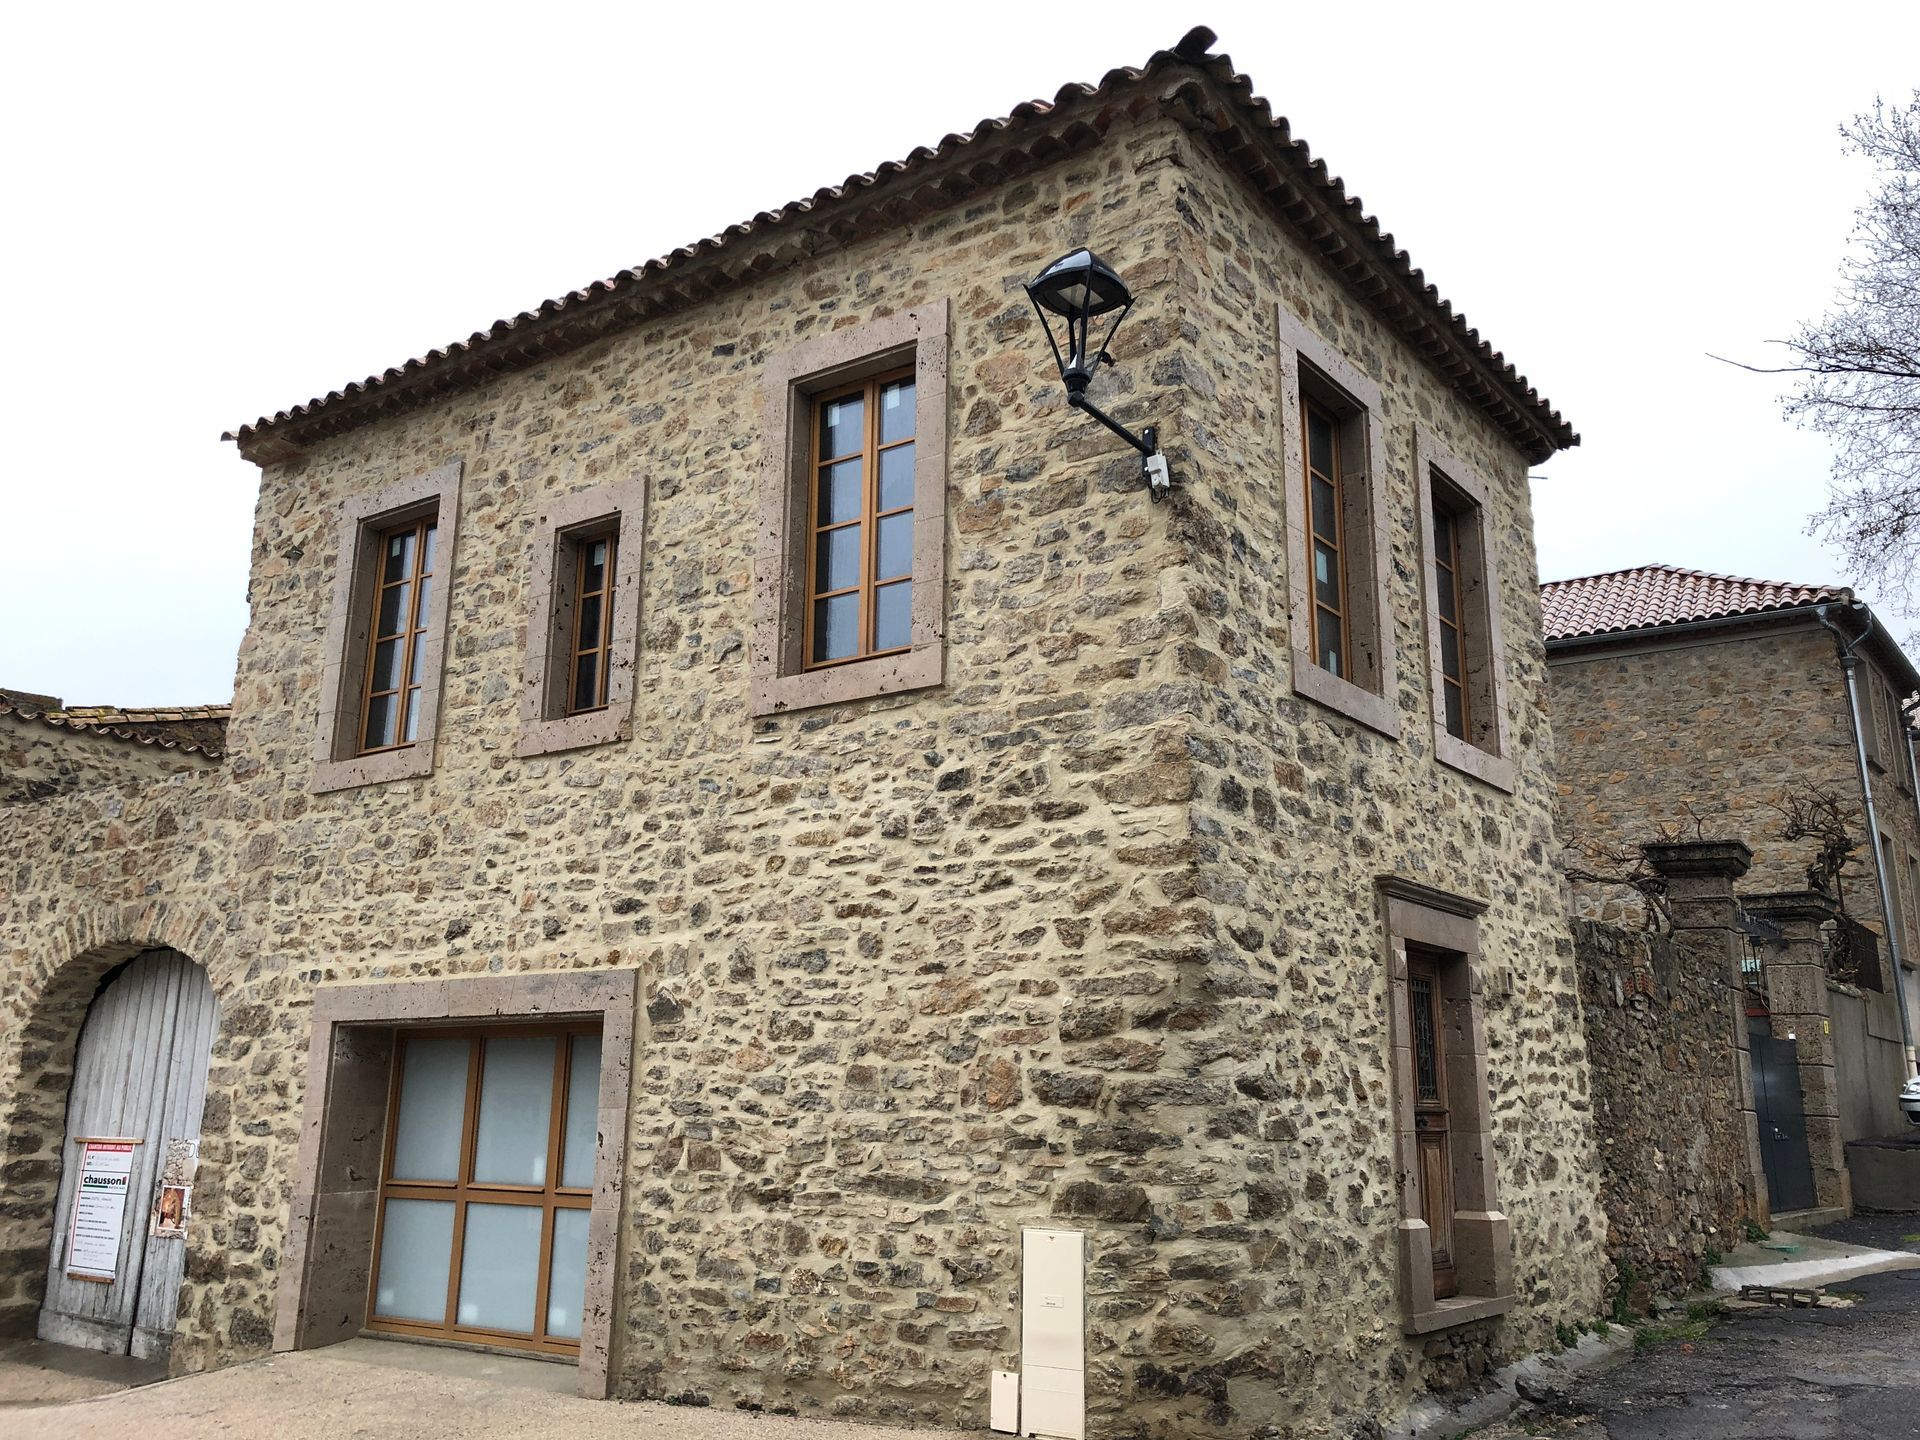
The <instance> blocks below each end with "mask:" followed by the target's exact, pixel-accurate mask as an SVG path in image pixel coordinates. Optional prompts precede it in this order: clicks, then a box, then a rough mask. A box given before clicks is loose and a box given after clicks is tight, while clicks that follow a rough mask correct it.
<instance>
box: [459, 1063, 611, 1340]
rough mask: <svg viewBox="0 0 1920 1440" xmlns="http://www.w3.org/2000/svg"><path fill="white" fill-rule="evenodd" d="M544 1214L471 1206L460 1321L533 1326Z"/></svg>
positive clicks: (530, 1208) (524, 1329)
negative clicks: (542, 1215)
mask: <svg viewBox="0 0 1920 1440" xmlns="http://www.w3.org/2000/svg"><path fill="white" fill-rule="evenodd" d="M496 1043H497V1042H496ZM540 1215H541V1212H540V1208H539V1207H538V1206H536V1205H469V1206H467V1238H466V1243H465V1246H464V1248H463V1249H462V1250H461V1252H460V1323H461V1324H462V1325H478V1326H481V1327H482V1328H484V1329H487V1330H518V1331H520V1332H521V1333H522V1334H531V1333H532V1332H533V1306H534V1287H535V1286H536V1285H537V1284H538V1283H539V1280H540ZM583 1263H584V1262H583ZM445 1273H446V1270H445V1267H444V1266H443V1267H442V1268H441V1274H442V1276H444V1275H445Z"/></svg>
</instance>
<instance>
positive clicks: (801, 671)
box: [752, 298, 948, 716]
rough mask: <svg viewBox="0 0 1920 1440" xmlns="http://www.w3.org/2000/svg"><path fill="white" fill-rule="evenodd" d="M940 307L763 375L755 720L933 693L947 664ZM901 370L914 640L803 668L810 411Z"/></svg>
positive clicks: (943, 306) (853, 334)
mask: <svg viewBox="0 0 1920 1440" xmlns="http://www.w3.org/2000/svg"><path fill="white" fill-rule="evenodd" d="M947 311H948V306H947V301H946V300H945V299H944V298H943V299H939V300H930V301H927V302H926V303H925V304H922V305H916V306H914V307H913V308H911V309H908V310H903V311H900V312H899V313H897V314H894V315H888V316H883V317H882V318H880V319H877V320H870V321H867V322H866V323H864V324H860V325H850V326H848V327H846V328H844V329H840V330H834V331H832V332H830V333H828V334H825V335H819V336H815V337H814V338H813V339H810V340H803V341H801V342H800V343H799V344H798V345H795V346H793V347H792V348H791V349H788V350H784V351H782V352H780V353H779V354H777V355H775V356H773V357H771V358H770V359H769V360H768V361H767V363H766V368H765V372H764V376H763V381H764V385H765V392H764V400H763V408H762V423H761V437H762V460H761V469H760V506H759V508H760V535H759V542H758V546H757V548H756V551H755V564H754V583H753V685H752V713H753V715H755V716H763V715H775V714H779V713H781V712H783V711H788V710H803V709H806V708H808V707H810V706H815V705H832V704H837V703H839V702H842V701H847V700H861V699H866V698H868V697H870V696H875V695H887V694H894V693H897V692H900V691H904V690H918V689H924V688H926V687H927V686H931V685H938V684H940V683H941V681H942V680H943V679H944V678H945V673H946V671H945V663H946V633H945V632H946V590H947V585H946V536H947V344H948V342H947ZM908 359H911V360H912V361H913V367H914V443H915V449H914V482H913V506H914V508H913V604H912V616H913V640H912V645H911V648H910V649H909V650H907V651H906V652H905V653H904V654H894V655H882V656H876V657H874V658H872V659H867V660H852V661H848V662H847V663H845V664H842V665H834V666H831V667H827V668H824V669H819V670H809V669H807V668H806V656H805V653H804V646H805V634H806V626H805V616H806V611H805V606H806V604H807V596H806V594H805V590H806V583H807V580H806V577H807V566H806V555H805V552H804V548H803V547H804V544H805V540H806V537H807V533H808V519H809V516H810V514H811V510H810V504H809V502H810V499H811V494H810V492H811V487H812V476H810V475H809V474H808V473H807V472H808V470H809V469H810V468H811V467H810V464H809V461H810V458H811V453H812V452H811V448H810V445H809V439H810V436H809V430H810V427H811V414H812V410H811V406H810V405H809V404H808V401H809V400H810V399H811V398H812V397H813V396H814V395H817V394H819V393H820V392H821V391H822V390H826V389H828V388H831V387H834V386H838V385H844V384H848V383H850V382H852V381H856V380H864V379H868V378H871V377H872V376H874V375H877V374H880V373H881V372H883V371H886V370H890V369H894V368H896V367H898V366H899V365H901V364H904V363H905V362H906V361H907V360H908Z"/></svg>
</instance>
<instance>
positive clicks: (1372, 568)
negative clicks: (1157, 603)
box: [1274, 300, 1400, 739]
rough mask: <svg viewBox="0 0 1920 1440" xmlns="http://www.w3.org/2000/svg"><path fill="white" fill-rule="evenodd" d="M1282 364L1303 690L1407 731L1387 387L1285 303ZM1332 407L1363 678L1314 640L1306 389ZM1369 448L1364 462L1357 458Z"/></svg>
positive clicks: (1292, 630)
mask: <svg viewBox="0 0 1920 1440" xmlns="http://www.w3.org/2000/svg"><path fill="white" fill-rule="evenodd" d="M1274 314H1275V317H1276V324H1277V331H1278V349H1279V362H1280V451H1281V469H1282V472H1283V475H1284V480H1283V482H1282V483H1281V485H1280V486H1279V489H1280V493H1281V495H1282V502H1281V511H1282V514H1283V515H1284V516H1285V517H1286V543H1287V589H1288V599H1289V606H1288V612H1289V613H1288V632H1289V640H1290V648H1291V651H1292V662H1293V663H1292V666H1291V669H1292V671H1293V690H1294V693H1295V694H1296V695H1304V696H1306V697H1307V698H1308V699H1309V700H1313V701H1317V702H1318V703H1319V704H1322V705H1325V706H1327V707H1328V708H1329V709H1332V710H1337V711H1339V712H1340V713H1341V714H1342V715H1345V716H1347V717H1348V718H1349V719H1353V720H1358V721H1359V722H1360V723H1361V724H1362V725H1366V726H1368V727H1369V728H1371V729H1374V730H1378V731H1379V732H1380V733H1381V734H1383V735H1386V736H1389V737H1391V738H1394V739H1398V738H1399V736H1400V710H1399V706H1398V704H1397V703H1396V701H1395V694H1396V685H1397V682H1398V664H1397V659H1396V656H1395V648H1394V637H1393V612H1392V609H1391V606H1390V602H1389V599H1388V590H1387V579H1388V572H1389V569H1390V566H1389V565H1388V563H1387V557H1388V556H1389V555H1391V553H1392V550H1391V547H1390V542H1389V540H1388V537H1387V493H1386V492H1387V486H1386V453H1387V451H1386V441H1385V437H1384V434H1383V432H1382V429H1381V421H1380V413H1381V406H1380V387H1379V386H1377V385H1375V384H1374V383H1373V381H1372V380H1370V379H1369V378H1368V377H1367V376H1365V375H1363V374H1362V373H1361V372H1360V371H1359V369H1358V368H1356V367H1355V366H1354V365H1353V364H1351V363H1350V362H1349V361H1348V360H1347V359H1346V358H1345V357H1344V356H1342V355H1341V354H1340V353H1339V352H1338V351H1336V350H1335V349H1334V348H1333V347H1332V346H1331V345H1329V344H1327V343H1326V341H1324V340H1322V339H1321V338H1320V337H1319V336H1318V335H1315V334H1314V333H1313V332H1312V331H1311V330H1309V329H1308V328H1307V327H1306V326H1305V325H1304V324H1303V323H1301V321H1300V318H1299V317H1298V316H1296V315H1295V314H1294V313H1293V312H1292V310H1290V309H1289V308H1288V306H1287V302H1286V301H1284V300H1283V301H1281V302H1279V304H1278V305H1277V306H1276V307H1275V310H1274ZM1303 392H1304V393H1305V395H1306V396H1307V397H1308V398H1310V399H1314V400H1317V401H1319V402H1320V403H1321V404H1323V405H1326V406H1327V407H1328V408H1329V409H1331V410H1332V411H1333V412H1334V413H1335V414H1337V415H1339V416H1340V417H1341V419H1342V424H1341V447H1340V453H1341V459H1342V463H1343V465H1345V466H1346V467H1347V470H1346V474H1344V475H1343V476H1342V477H1341V481H1342V484H1341V497H1342V503H1343V505H1344V507H1345V509H1346V514H1345V515H1344V516H1343V517H1342V518H1343V520H1344V521H1345V529H1346V537H1347V547H1346V550H1347V553H1346V554H1345V556H1344V557H1343V562H1344V563H1345V565H1346V567H1347V577H1346V578H1347V593H1346V604H1347V606H1348V612H1349V613H1348V621H1347V627H1348V635H1349V648H1350V652H1351V655H1352V657H1353V660H1354V661H1355V662H1356V663H1355V674H1356V676H1357V677H1358V678H1357V679H1354V680H1347V679H1343V678H1342V677H1340V676H1338V675H1335V674H1333V673H1332V672H1331V671H1328V670H1326V669H1323V668H1322V667H1321V665H1320V662H1319V661H1318V660H1317V659H1316V658H1315V650H1314V641H1313V591H1312V585H1313V549H1312V545H1311V543H1310V542H1309V539H1308V536H1307V524H1308V515H1307V502H1306V497H1305V495H1304V493H1303V492H1302V490H1301V485H1302V480H1301V477H1302V475H1303V474H1304V473H1305V465H1306V449H1305V447H1306V437H1305V436H1304V435H1303V434H1302V433H1301V424H1300V400H1301V395H1302V393H1303ZM1356 455H1357V456H1359V457H1360V459H1361V468H1359V469H1355V468H1353V467H1352V465H1351V459H1350V457H1352V456H1356Z"/></svg>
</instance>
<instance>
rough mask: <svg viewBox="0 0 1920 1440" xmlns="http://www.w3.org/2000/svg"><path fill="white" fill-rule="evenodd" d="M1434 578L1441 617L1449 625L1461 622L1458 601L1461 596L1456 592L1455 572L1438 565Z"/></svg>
mask: <svg viewBox="0 0 1920 1440" xmlns="http://www.w3.org/2000/svg"><path fill="white" fill-rule="evenodd" d="M1433 578H1434V588H1435V590H1436V591H1438V592H1439V593H1438V598H1439V601H1440V618H1441V619H1442V620H1444V621H1446V623H1447V624H1449V625H1458V624H1459V623H1460V607H1459V605H1458V604H1457V603H1456V602H1457V601H1458V599H1459V597H1458V596H1457V595H1455V594H1454V588H1453V585H1454V577H1453V572H1452V571H1451V570H1449V569H1447V568H1446V567H1445V566H1437V567H1435V571H1434V577H1433Z"/></svg>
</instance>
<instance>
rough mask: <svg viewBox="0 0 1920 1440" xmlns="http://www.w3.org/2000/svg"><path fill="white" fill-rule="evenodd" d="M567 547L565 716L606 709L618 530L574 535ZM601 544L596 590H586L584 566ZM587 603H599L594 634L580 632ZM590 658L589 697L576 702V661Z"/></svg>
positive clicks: (618, 549) (578, 669)
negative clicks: (569, 593) (569, 630)
mask: <svg viewBox="0 0 1920 1440" xmlns="http://www.w3.org/2000/svg"><path fill="white" fill-rule="evenodd" d="M569 545H570V547H571V549H572V551H573V636H572V645H571V647H570V648H569V650H568V654H567V676H568V682H567V695H566V700H567V714H569V715H590V714H592V713H593V712H594V711H595V710H604V709H606V708H607V680H608V674H607V671H608V665H607V660H608V657H609V656H611V654H612V653H613V591H614V585H615V584H616V583H617V582H618V580H619V576H620V530H619V527H618V526H615V527H614V528H613V529H611V530H594V531H590V532H589V533H587V534H584V535H576V536H574V537H573V538H572V539H571V541H569ZM600 545H605V546H606V547H607V558H606V559H605V560H604V561H602V562H601V565H600V588H599V589H598V590H589V589H587V578H586V577H587V567H588V566H589V565H590V564H591V563H592V557H593V551H594V549H595V547H597V546H600ZM588 600H598V601H599V602H600V623H599V624H598V625H596V626H595V627H594V633H593V634H591V635H586V634H583V633H582V629H581V616H582V614H583V612H584V610H585V606H586V602H587V601H588ZM589 655H591V656H593V657H594V669H593V674H594V682H593V695H592V697H591V698H590V699H589V700H588V702H587V703H586V704H584V705H583V704H581V703H580V662H581V661H582V660H584V659H585V658H586V657H587V656H589Z"/></svg>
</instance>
